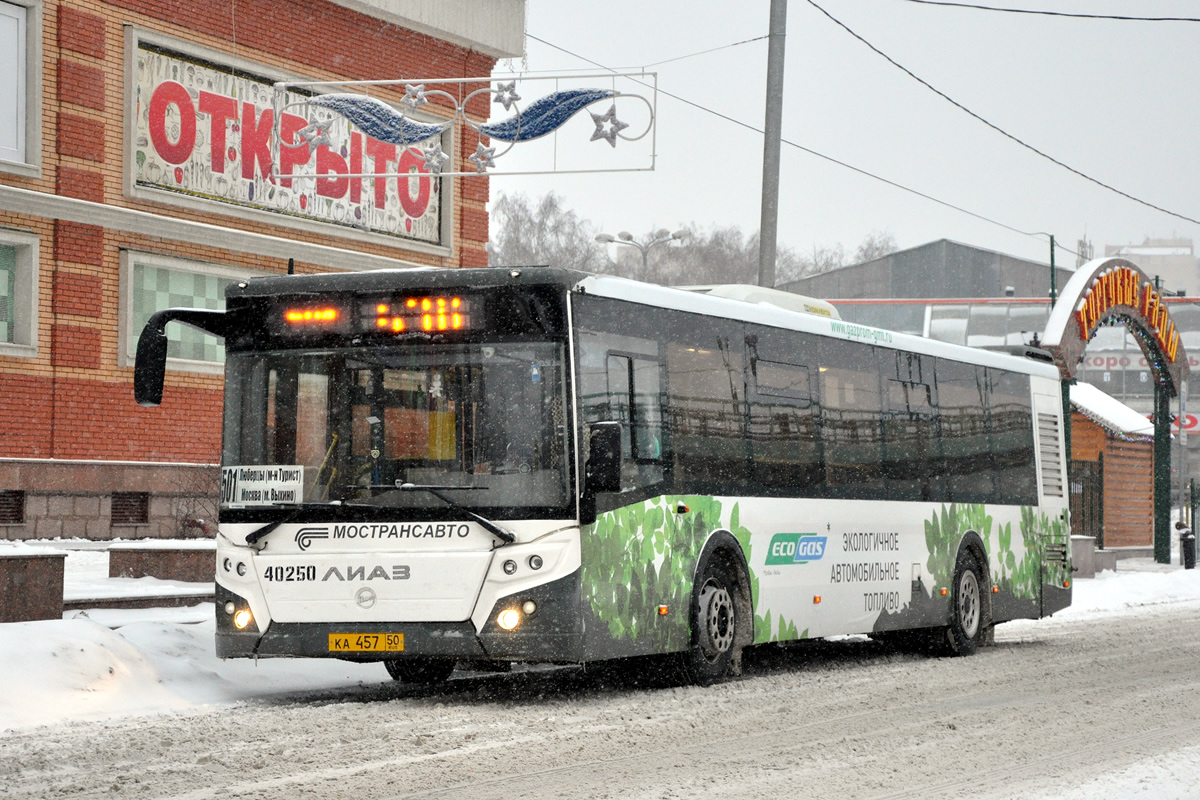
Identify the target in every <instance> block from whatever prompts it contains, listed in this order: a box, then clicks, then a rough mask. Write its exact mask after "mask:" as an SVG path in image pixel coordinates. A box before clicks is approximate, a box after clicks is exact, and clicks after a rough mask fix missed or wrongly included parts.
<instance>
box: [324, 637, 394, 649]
mask: <svg viewBox="0 0 1200 800" xmlns="http://www.w3.org/2000/svg"><path fill="white" fill-rule="evenodd" d="M403 649H404V634H403V633H331V634H329V652H331V653H391V652H399V651H401V650H403Z"/></svg>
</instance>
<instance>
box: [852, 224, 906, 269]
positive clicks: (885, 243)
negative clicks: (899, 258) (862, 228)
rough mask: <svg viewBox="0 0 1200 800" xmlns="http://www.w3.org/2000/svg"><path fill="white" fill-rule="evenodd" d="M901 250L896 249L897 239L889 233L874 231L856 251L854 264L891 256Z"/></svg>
mask: <svg viewBox="0 0 1200 800" xmlns="http://www.w3.org/2000/svg"><path fill="white" fill-rule="evenodd" d="M898 249H899V248H898V247H896V237H895V236H893V235H892V234H891V233H889V232H888V231H872V232H871V233H868V234H867V235H866V237H865V238H864V239H863V240H862V242H861V243H860V244H859V245H858V249H857V250H855V251H854V263H855V264H862V263H865V262H867V261H874V260H875V259H877V258H883V257H884V256H886V255H891V254H892V253H894V252H896V250H898Z"/></svg>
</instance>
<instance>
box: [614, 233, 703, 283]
mask: <svg viewBox="0 0 1200 800" xmlns="http://www.w3.org/2000/svg"><path fill="white" fill-rule="evenodd" d="M687 237H688V231H687V230H686V229H683V228H680V229H679V230H677V231H675V232H674V233H671V231H669V230H667V229H666V228H659V229H658V230H657V231H655V232H654V238H653V239H651V240H650V241H649V242H646V243H645V244H643V243H642V242H635V241H634V240H633V234H632V233H630V232H629V231H621V232H619V233H618V234H617V235H616V236H613V235H612V234H611V233H600V234H597V235H596V241H597V242H600V244H626V245H629V246H630V247H636V248H637V249H638V250H639V251H640V252H641V254H642V277H645V276H646V273H647V272H649V270H650V251H651V250H652V249H654V248H655V247H658V246H659V245H660V244H670V243H671V242H674V241H676V240H678V241H682V240H684V239H686V238H687Z"/></svg>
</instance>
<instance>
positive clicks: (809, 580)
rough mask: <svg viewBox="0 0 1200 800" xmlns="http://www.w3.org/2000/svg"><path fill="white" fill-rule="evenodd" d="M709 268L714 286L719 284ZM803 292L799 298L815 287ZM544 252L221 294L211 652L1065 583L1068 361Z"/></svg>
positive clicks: (822, 630) (631, 625)
mask: <svg viewBox="0 0 1200 800" xmlns="http://www.w3.org/2000/svg"><path fill="white" fill-rule="evenodd" d="M718 294H719V293H718ZM814 307H815V306H814ZM818 310H819V311H820V313H800V312H796V311H791V310H786V309H784V308H781V307H779V306H777V305H771V304H763V303H752V302H746V301H743V300H737V299H730V298H727V297H719V296H713V294H712V293H710V294H700V293H695V292H687V291H683V290H679V289H669V288H663V287H659V286H652V285H647V284H642V283H637V282H633V281H628V280H624V279H619V278H613V277H605V276H596V275H588V274H584V273H578V272H571V271H567V270H561V269H551V268H544V267H537V268H519V269H507V268H506V269H495V268H493V269H464V270H445V271H437V270H427V271H425V270H421V271H380V272H367V273H348V274H336V275H305V276H286V277H285V276H277V277H267V278H256V279H252V280H247V281H244V282H241V283H238V284H236V285H233V286H231V287H230V289H229V291H228V297H227V310H225V311H223V312H218V311H201V310H195V309H172V310H167V311H162V312H159V313H157V314H155V315H154V316H153V317H152V318H151V319H150V321H149V323H148V324H147V326H146V329H145V330H144V331H143V333H142V337H141V340H140V341H139V346H138V360H137V370H136V377H135V393H136V394H137V397H138V400H139V402H141V403H142V404H143V405H157V404H158V403H159V402H161V397H162V386H163V369H164V365H165V361H166V355H167V350H168V345H169V342H168V339H167V337H166V335H165V333H164V331H165V329H166V326H167V323H168V322H170V321H175V322H177V323H183V324H188V325H192V326H193V327H197V328H200V329H201V330H205V331H208V332H209V333H212V334H214V335H217V336H221V337H223V338H224V341H225V347H226V370H225V413H224V440H223V441H224V444H223V449H222V457H221V463H222V489H221V502H220V515H219V518H220V525H219V531H218V533H217V579H216V597H217V604H216V613H217V634H216V648H217V653H218V654H219V655H220V656H221V657H225V658H251V657H253V658H269V657H281V656H282V657H291V656H304V657H334V658H343V659H351V660H357V661H383V662H384V663H385V664H386V666H387V668H388V671H389V673H390V674H391V675H392V676H393V677H395V678H397V679H402V680H420V681H433V680H440V679H444V678H446V677H447V676H448V675H449V674H450V672H451V670H452V669H453V668H454V666H455V664H456V663H458V664H464V665H467V664H484V663H487V664H491V665H495V664H497V663H511V662H556V663H587V662H594V661H599V660H605V659H614V658H625V657H632V656H643V655H655V654H675V655H674V656H673V658H675V659H678V662H679V663H680V664H681V665H682V666H683V668H684V669H685V670H686V673H687V674H688V675H689V676H690V678H691V679H692V680H694V681H696V682H698V683H709V682H712V681H716V680H720V679H721V678H723V677H725V676H726V675H728V674H731V673H736V672H737V671H738V670H739V669H740V658H741V653H742V650H743V648H745V647H747V646H750V645H756V644H761V643H765V642H776V641H789V640H797V639H805V638H816V637H827V636H832V635H837V634H869V635H873V636H884V637H887V636H890V637H893V638H897V639H908V640H912V641H920V642H923V643H925V644H928V645H932V646H934V647H936V648H937V649H940V650H942V651H945V652H947V653H958V654H967V653H971V652H973V651H974V650H975V649H976V647H977V646H978V645H980V644H981V643H984V642H986V641H987V639H988V637H989V636H990V634H991V632H992V628H993V626H994V625H995V624H996V623H999V622H1003V621H1005V620H1011V619H1015V618H1037V617H1041V616H1043V615H1047V614H1050V613H1053V612H1054V611H1057V610H1059V609H1062V608H1064V607H1066V606H1067V605H1068V604H1069V602H1070V580H1069V578H1070V564H1069V553H1068V542H1069V536H1068V529H1067V521H1066V513H1067V497H1066V495H1065V492H1064V488H1065V486H1066V463H1065V460H1064V451H1063V436H1062V424H1061V423H1062V401H1061V394H1060V382H1059V377H1058V373H1057V371H1056V370H1055V368H1054V367H1053V366H1052V365H1051V364H1049V363H1045V362H1043V361H1039V360H1036V359H1032V358H1019V357H1016V356H1012V355H1006V354H1001V353H995V352H988V351H982V350H977V349H970V348H964V347H958V346H954V345H948V344H944V343H939V342H935V341H930V340H927V339H922V338H917V337H911V336H905V335H902V334H899V333H891V332H888V331H884V330H879V329H875V328H870V327H865V326H861V325H854V324H850V323H847V322H844V321H842V320H839V319H836V318H835V315H830V314H829V312H828V310H821V309H818Z"/></svg>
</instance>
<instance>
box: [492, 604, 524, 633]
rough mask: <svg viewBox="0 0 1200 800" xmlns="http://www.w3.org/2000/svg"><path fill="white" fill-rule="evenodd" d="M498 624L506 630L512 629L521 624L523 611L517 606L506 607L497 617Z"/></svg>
mask: <svg viewBox="0 0 1200 800" xmlns="http://www.w3.org/2000/svg"><path fill="white" fill-rule="evenodd" d="M496 624H497V625H499V626H500V627H501V628H504V630H506V631H511V630H512V629H513V628H515V627H517V626H518V625H520V624H521V612H520V611H517V610H516V609H515V608H506V609H504V610H503V611H501V612H500V615H499V616H498V617H496Z"/></svg>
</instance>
